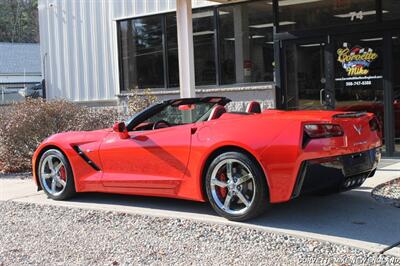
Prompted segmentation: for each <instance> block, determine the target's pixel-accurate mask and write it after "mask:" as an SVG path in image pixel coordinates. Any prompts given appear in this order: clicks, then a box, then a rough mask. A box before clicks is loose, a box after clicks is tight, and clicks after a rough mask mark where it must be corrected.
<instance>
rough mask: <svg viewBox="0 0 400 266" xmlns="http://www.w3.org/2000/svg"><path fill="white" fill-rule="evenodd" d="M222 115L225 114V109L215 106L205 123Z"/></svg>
mask: <svg viewBox="0 0 400 266" xmlns="http://www.w3.org/2000/svg"><path fill="white" fill-rule="evenodd" d="M224 113H226V109H225V107H223V106H222V105H216V106H214V107H213V109H212V110H211V113H210V116H209V117H208V120H207V121H210V120H214V119H217V118H219V117H220V116H221V115H222V114H224Z"/></svg>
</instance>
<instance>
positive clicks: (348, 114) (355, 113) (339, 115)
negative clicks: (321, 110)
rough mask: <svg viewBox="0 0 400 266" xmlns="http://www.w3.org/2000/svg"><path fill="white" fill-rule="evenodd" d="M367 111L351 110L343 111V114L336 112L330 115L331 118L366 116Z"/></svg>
mask: <svg viewBox="0 0 400 266" xmlns="http://www.w3.org/2000/svg"><path fill="white" fill-rule="evenodd" d="M366 115H367V112H351V113H343V114H336V115H334V116H332V117H333V118H359V117H363V116H366Z"/></svg>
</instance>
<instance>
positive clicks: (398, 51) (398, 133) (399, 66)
mask: <svg viewBox="0 0 400 266" xmlns="http://www.w3.org/2000/svg"><path fill="white" fill-rule="evenodd" d="M392 43H393V57H392V58H393V61H392V64H393V68H392V69H393V71H392V72H393V82H392V85H393V98H394V99H393V110H394V127H395V150H396V151H397V152H400V32H397V33H395V34H393V36H392Z"/></svg>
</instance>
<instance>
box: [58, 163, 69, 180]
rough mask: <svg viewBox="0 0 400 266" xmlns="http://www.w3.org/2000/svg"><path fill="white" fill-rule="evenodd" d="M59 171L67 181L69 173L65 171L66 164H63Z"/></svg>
mask: <svg viewBox="0 0 400 266" xmlns="http://www.w3.org/2000/svg"><path fill="white" fill-rule="evenodd" d="M59 173H60V177H61V179H62V180H64V181H67V174H66V173H65V167H64V166H61V168H60V171H59Z"/></svg>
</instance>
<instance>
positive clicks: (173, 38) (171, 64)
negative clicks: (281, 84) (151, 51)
mask: <svg viewBox="0 0 400 266" xmlns="http://www.w3.org/2000/svg"><path fill="white" fill-rule="evenodd" d="M166 37H167V53H168V55H167V59H168V79H169V84H168V87H169V88H174V87H175V88H176V87H179V59H178V34H177V31H176V15H175V14H168V15H167V16H166Z"/></svg>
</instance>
